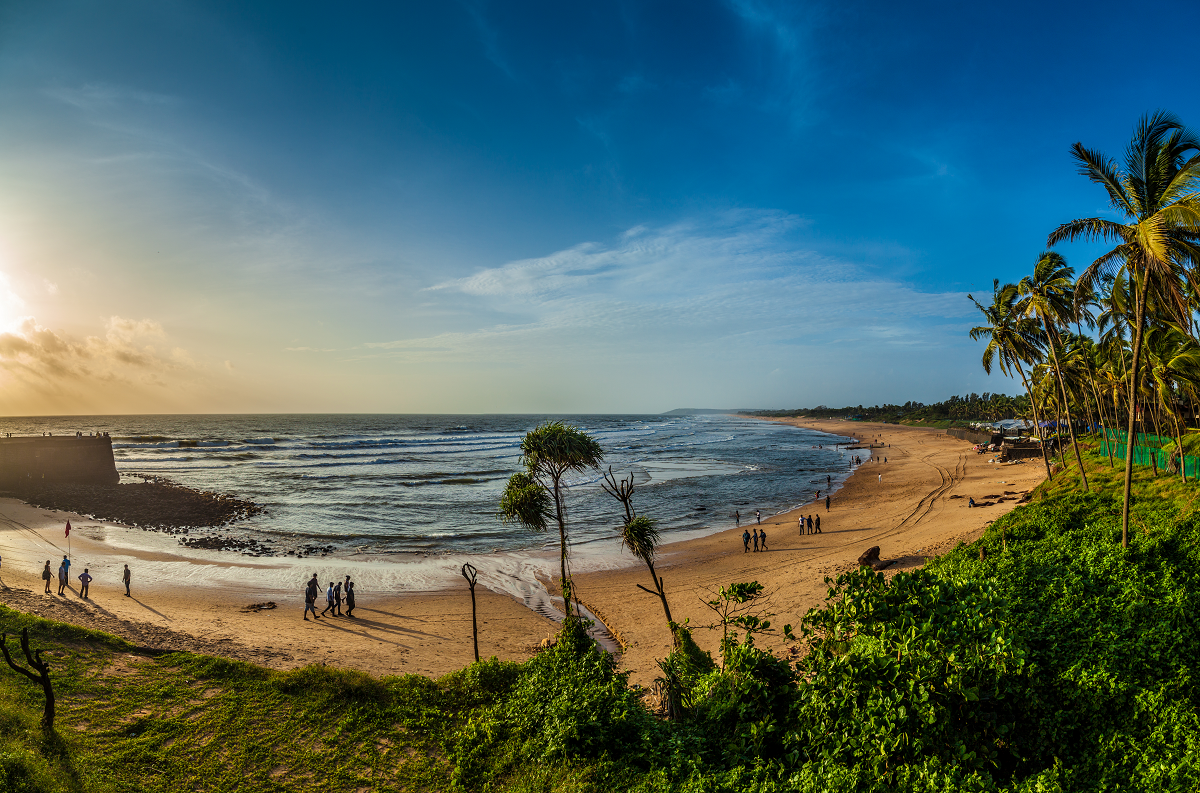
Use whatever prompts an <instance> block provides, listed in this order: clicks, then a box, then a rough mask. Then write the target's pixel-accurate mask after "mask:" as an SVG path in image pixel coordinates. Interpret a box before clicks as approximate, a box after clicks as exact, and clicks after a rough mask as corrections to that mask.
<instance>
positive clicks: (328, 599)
mask: <svg viewBox="0 0 1200 793" xmlns="http://www.w3.org/2000/svg"><path fill="white" fill-rule="evenodd" d="M329 611H333V582H332V581H330V582H329V589H326V590H325V608H324V609H323V610H322V611H321V616H322V617H324V616H325V613H326V612H329ZM330 616H336V615H333V614H331V615H330Z"/></svg>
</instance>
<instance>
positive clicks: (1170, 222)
mask: <svg viewBox="0 0 1200 793" xmlns="http://www.w3.org/2000/svg"><path fill="white" fill-rule="evenodd" d="M1071 152H1072V155H1073V156H1074V158H1075V161H1076V163H1078V165H1079V172H1080V173H1081V174H1082V175H1083V176H1086V177H1087V178H1088V179H1090V180H1091V181H1092V182H1095V183H1096V184H1098V185H1100V186H1101V187H1103V188H1104V189H1105V191H1106V192H1107V193H1108V199H1109V204H1110V205H1111V206H1112V208H1113V210H1114V211H1115V212H1116V213H1117V215H1118V216H1120V217H1121V218H1123V219H1124V221H1125V222H1119V221H1116V220H1109V219H1107V218H1100V217H1092V218H1080V219H1078V220H1072V221H1070V222H1069V223H1064V224H1063V225H1061V226H1059V227H1058V228H1057V229H1055V230H1054V231H1052V232H1051V233H1050V235H1049V237H1048V238H1047V240H1046V244H1047V246H1049V247H1053V246H1055V245H1057V244H1058V243H1060V242H1067V241H1074V240H1079V239H1081V240H1089V241H1091V240H1103V241H1106V242H1115V243H1116V247H1114V248H1113V249H1112V250H1110V251H1108V252H1107V253H1105V254H1103V255H1102V256H1100V258H1098V259H1096V261H1094V262H1092V264H1091V265H1090V266H1089V267H1088V268H1087V269H1086V270H1084V271H1083V274H1082V275H1081V276H1080V278H1079V280H1080V283H1081V285H1082V286H1084V287H1085V288H1088V287H1090V285H1091V284H1092V282H1093V281H1095V279H1096V278H1098V277H1100V276H1101V275H1104V274H1113V273H1116V272H1119V271H1124V272H1125V275H1126V277H1127V278H1128V280H1129V282H1130V284H1131V286H1132V287H1133V289H1134V291H1135V300H1134V312H1133V322H1132V323H1131V325H1132V331H1133V350H1132V352H1133V356H1132V361H1131V364H1130V371H1129V383H1130V387H1129V421H1128V432H1127V436H1126V449H1125V492H1124V505H1123V507H1122V512H1121V545H1122V546H1123V547H1128V546H1129V494H1130V490H1131V487H1132V482H1133V440H1134V434H1133V430H1134V426H1133V424H1134V419H1135V416H1136V414H1137V405H1136V403H1137V390H1136V388H1135V385H1134V384H1136V383H1137V382H1138V374H1139V371H1138V370H1139V367H1140V366H1141V352H1142V336H1143V332H1144V328H1145V319H1146V316H1145V310H1146V294H1147V290H1148V289H1150V288H1152V287H1153V288H1155V289H1157V290H1158V291H1159V295H1158V297H1159V298H1160V301H1161V302H1162V304H1163V305H1165V306H1166V307H1168V308H1169V309H1170V313H1171V314H1172V315H1173V316H1174V318H1175V319H1176V320H1177V321H1178V322H1179V324H1180V325H1183V326H1185V327H1189V328H1190V327H1191V322H1190V320H1191V317H1190V311H1189V310H1188V305H1187V299H1186V294H1185V290H1184V289H1183V287H1182V283H1183V281H1184V280H1185V279H1192V278H1194V277H1195V268H1196V266H1197V264H1200V247H1198V243H1200V194H1198V193H1197V189H1198V188H1200V139H1198V138H1197V137H1196V136H1195V135H1194V134H1193V133H1192V132H1191V131H1190V130H1188V129H1187V128H1186V127H1184V125H1183V123H1182V122H1181V121H1180V120H1179V119H1178V118H1177V117H1176V116H1175V115H1174V114H1171V113H1167V112H1164V111H1158V112H1156V113H1154V114H1152V115H1149V116H1143V117H1142V119H1141V120H1140V121H1139V123H1138V125H1137V127H1136V128H1135V130H1134V134H1133V139H1132V140H1131V141H1130V142H1129V145H1128V147H1127V148H1126V150H1125V167H1124V170H1122V169H1121V168H1120V167H1119V166H1118V165H1117V163H1116V161H1115V160H1113V159H1111V158H1109V157H1106V156H1104V155H1103V154H1101V153H1100V152H1098V151H1095V150H1093V149H1088V148H1085V147H1084V145H1083V144H1082V143H1076V144H1075V145H1074V146H1072V147H1071Z"/></svg>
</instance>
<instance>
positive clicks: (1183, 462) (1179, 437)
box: [1171, 411, 1187, 485]
mask: <svg viewBox="0 0 1200 793" xmlns="http://www.w3.org/2000/svg"><path fill="white" fill-rule="evenodd" d="M1171 417H1172V418H1174V419H1175V442H1176V443H1178V444H1179V472H1180V474H1182V476H1183V483H1184V484H1185V485H1186V484H1187V457H1186V456H1185V455H1184V453H1183V431H1182V430H1180V429H1179V417H1178V416H1176V415H1175V411H1171Z"/></svg>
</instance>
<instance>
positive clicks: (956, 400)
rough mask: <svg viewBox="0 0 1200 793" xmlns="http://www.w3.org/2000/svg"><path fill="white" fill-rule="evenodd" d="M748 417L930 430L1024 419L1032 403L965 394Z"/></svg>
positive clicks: (764, 412)
mask: <svg viewBox="0 0 1200 793" xmlns="http://www.w3.org/2000/svg"><path fill="white" fill-rule="evenodd" d="M746 415H748V416H763V417H765V418H797V417H800V416H811V417H812V418H840V419H854V420H857V421H884V422H888V423H891V424H906V425H916V426H927V427H941V428H942V429H945V428H947V427H950V426H960V425H961V426H967V425H969V424H970V423H971V422H977V421H1000V420H1001V419H1013V418H1024V417H1027V416H1028V415H1029V400H1028V399H1027V398H1026V397H1024V396H1016V397H1011V396H1008V395H1007V394H988V393H985V394H983V395H980V394H966V395H965V396H952V397H950V398H949V399H947V400H945V401H943V402H935V403H933V404H932V405H926V404H924V403H921V402H905V403H904V404H903V405H874V406H870V407H864V406H862V405H848V406H846V407H841V408H831V407H828V406H826V405H817V406H816V407H814V408H795V409H794V410H755V411H751V412H748V413H746Z"/></svg>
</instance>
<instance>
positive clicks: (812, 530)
mask: <svg viewBox="0 0 1200 793" xmlns="http://www.w3.org/2000/svg"><path fill="white" fill-rule="evenodd" d="M798 522H799V523H800V534H801V535H804V534H820V533H821V516H820V515H819V514H818V515H817V518H816V520H815V521H814V520H813V516H812V515H801V516H800V517H799V519H798ZM806 529H807V531H806Z"/></svg>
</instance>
